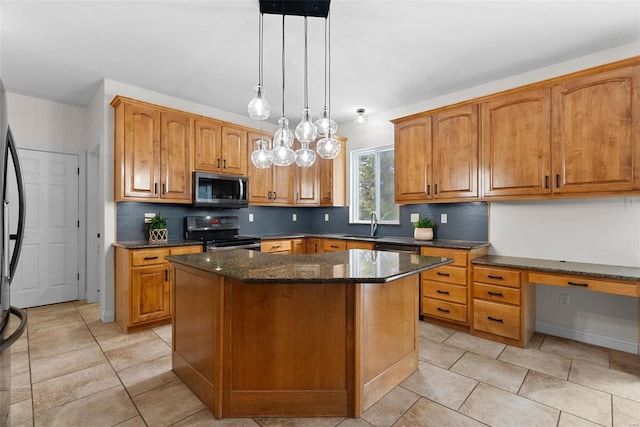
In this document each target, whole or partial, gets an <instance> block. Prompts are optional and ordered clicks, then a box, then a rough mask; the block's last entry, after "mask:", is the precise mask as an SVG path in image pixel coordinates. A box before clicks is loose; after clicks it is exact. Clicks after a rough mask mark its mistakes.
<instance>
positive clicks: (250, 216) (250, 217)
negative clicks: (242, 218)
mask: <svg viewBox="0 0 640 427" xmlns="http://www.w3.org/2000/svg"><path fill="white" fill-rule="evenodd" d="M249 222H253V214H249Z"/></svg>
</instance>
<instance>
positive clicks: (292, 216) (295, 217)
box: [291, 214, 298, 222]
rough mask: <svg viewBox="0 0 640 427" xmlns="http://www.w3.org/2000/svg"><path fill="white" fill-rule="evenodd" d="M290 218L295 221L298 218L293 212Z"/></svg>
mask: <svg viewBox="0 0 640 427" xmlns="http://www.w3.org/2000/svg"><path fill="white" fill-rule="evenodd" d="M291 220H292V221H293V222H296V221H297V220H298V215H297V214H293V215H291Z"/></svg>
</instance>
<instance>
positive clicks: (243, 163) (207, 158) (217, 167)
mask: <svg viewBox="0 0 640 427" xmlns="http://www.w3.org/2000/svg"><path fill="white" fill-rule="evenodd" d="M194 129H195V132H194V136H193V152H194V164H193V169H194V170H197V171H203V172H215V173H225V174H232V175H246V174H247V130H246V129H244V128H241V127H233V126H229V125H227V124H223V123H222V122H220V121H218V120H211V119H205V118H202V119H196V120H195V121H194Z"/></svg>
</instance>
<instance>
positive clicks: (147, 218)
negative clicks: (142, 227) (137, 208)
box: [144, 213, 156, 224]
mask: <svg viewBox="0 0 640 427" xmlns="http://www.w3.org/2000/svg"><path fill="white" fill-rule="evenodd" d="M154 216H156V214H154V213H145V214H144V223H145V224H149V223H150V222H151V219H152V218H153V217H154Z"/></svg>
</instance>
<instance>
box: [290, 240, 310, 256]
mask: <svg viewBox="0 0 640 427" xmlns="http://www.w3.org/2000/svg"><path fill="white" fill-rule="evenodd" d="M291 253H292V254H306V253H307V242H306V239H293V240H292V241H291Z"/></svg>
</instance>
